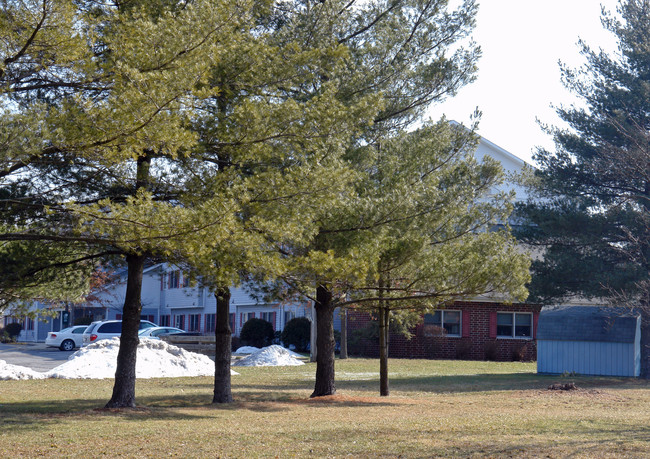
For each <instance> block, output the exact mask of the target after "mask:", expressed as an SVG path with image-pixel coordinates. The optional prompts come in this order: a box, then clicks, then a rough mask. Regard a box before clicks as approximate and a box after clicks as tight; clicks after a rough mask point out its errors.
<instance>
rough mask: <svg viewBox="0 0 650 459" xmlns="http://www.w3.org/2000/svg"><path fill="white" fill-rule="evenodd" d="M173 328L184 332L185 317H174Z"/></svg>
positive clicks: (181, 315)
mask: <svg viewBox="0 0 650 459" xmlns="http://www.w3.org/2000/svg"><path fill="white" fill-rule="evenodd" d="M174 327H176V328H180V329H182V330H185V315H183V314H178V315H174Z"/></svg>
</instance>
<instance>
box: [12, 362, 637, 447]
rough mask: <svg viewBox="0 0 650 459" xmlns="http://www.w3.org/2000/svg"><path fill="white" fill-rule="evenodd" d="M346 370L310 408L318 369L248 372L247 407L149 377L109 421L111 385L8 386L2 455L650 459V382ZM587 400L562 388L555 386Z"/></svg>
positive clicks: (455, 370)
mask: <svg viewBox="0 0 650 459" xmlns="http://www.w3.org/2000/svg"><path fill="white" fill-rule="evenodd" d="M389 369H390V373H391V396H390V397H379V396H378V387H379V384H378V376H377V371H378V362H377V361H375V360H366V359H351V360H347V361H337V389H338V393H337V395H336V396H333V397H325V398H322V399H309V394H310V393H311V390H312V386H313V381H314V373H315V366H314V364H308V365H305V366H300V367H269V368H246V367H239V368H237V371H239V372H240V373H241V374H240V375H239V376H234V377H233V392H234V397H235V399H236V402H235V403H233V404H230V405H226V406H213V405H211V403H210V402H211V398H212V379H211V378H208V377H202V378H174V379H171V378H170V379H152V380H140V381H139V382H138V385H137V400H138V404H139V405H140V407H139V408H138V409H135V410H111V411H106V410H101V409H99V408H101V407H102V406H103V405H104V404H105V402H106V401H107V400H108V399H109V398H110V394H111V390H112V385H113V381H112V380H99V381H93V380H37V381H0V419H1V421H0V422H1V425H0V457H39V456H44V457H82V456H85V457H101V456H107V457H120V456H121V457H163V456H178V457H308V456H311V457H343V456H354V457H377V456H379V457H399V456H401V457H437V456H442V457H458V456H462V457H467V456H470V457H471V456H474V457H485V456H487V457H540V456H543V457H568V456H572V457H649V456H650V427H649V426H650V410H648V408H649V407H650V385H649V384H648V383H647V381H640V380H634V379H623V378H588V377H570V378H568V377H559V376H540V375H537V374H535V365H534V364H529V363H494V362H463V361H428V360H391V361H390V364H389ZM569 381H572V382H575V384H576V385H577V386H578V387H579V388H580V389H579V390H577V391H567V392H562V391H549V390H547V389H546V388H547V386H548V385H549V384H551V383H553V382H569Z"/></svg>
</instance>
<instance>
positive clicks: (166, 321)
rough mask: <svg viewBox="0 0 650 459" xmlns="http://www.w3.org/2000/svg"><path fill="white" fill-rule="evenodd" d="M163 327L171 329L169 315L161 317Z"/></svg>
mask: <svg viewBox="0 0 650 459" xmlns="http://www.w3.org/2000/svg"><path fill="white" fill-rule="evenodd" d="M159 325H160V326H161V327H169V314H164V315H162V316H160V324H159Z"/></svg>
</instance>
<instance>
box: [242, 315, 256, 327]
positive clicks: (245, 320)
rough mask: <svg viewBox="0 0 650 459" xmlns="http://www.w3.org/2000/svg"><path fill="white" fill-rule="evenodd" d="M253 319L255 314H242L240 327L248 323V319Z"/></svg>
mask: <svg viewBox="0 0 650 459" xmlns="http://www.w3.org/2000/svg"><path fill="white" fill-rule="evenodd" d="M254 318H255V313H254V312H242V314H241V323H240V325H241V326H242V327H243V326H244V324H245V323H246V322H248V321H249V320H250V319H254Z"/></svg>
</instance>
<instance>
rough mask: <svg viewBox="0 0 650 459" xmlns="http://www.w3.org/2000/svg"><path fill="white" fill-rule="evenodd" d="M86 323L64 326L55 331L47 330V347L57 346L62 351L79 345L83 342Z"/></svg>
mask: <svg viewBox="0 0 650 459" xmlns="http://www.w3.org/2000/svg"><path fill="white" fill-rule="evenodd" d="M86 328H88V325H75V326H74V327H68V328H64V329H63V330H59V331H57V332H48V334H47V338H45V345H46V346H49V347H58V348H59V349H60V350H62V351H71V350H73V349H74V348H75V347H81V345H82V344H83V332H84V331H85V330H86Z"/></svg>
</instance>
